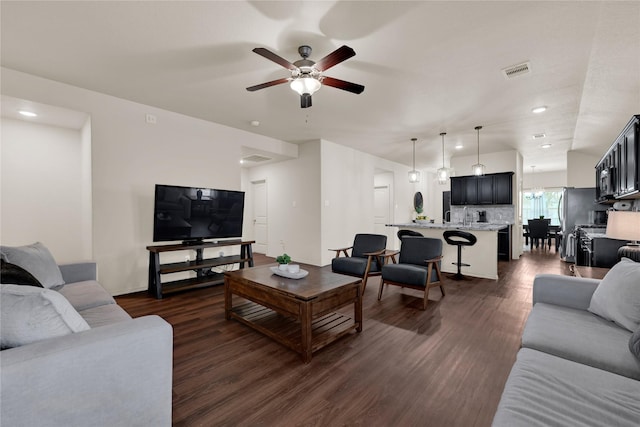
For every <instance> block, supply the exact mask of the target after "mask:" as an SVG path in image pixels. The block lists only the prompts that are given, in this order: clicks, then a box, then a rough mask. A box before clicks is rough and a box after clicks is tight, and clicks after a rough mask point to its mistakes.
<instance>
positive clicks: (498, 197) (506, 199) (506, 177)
mask: <svg viewBox="0 0 640 427" xmlns="http://www.w3.org/2000/svg"><path fill="white" fill-rule="evenodd" d="M512 181H513V172H508V173H500V174H497V175H494V176H493V203H494V204H496V205H510V204H512V203H513V184H512Z"/></svg>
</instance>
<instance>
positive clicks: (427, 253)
mask: <svg viewBox="0 0 640 427" xmlns="http://www.w3.org/2000/svg"><path fill="white" fill-rule="evenodd" d="M441 263H442V240H440V239H432V238H430V237H413V236H405V237H404V238H403V239H402V245H401V246H400V258H399V260H398V263H395V260H394V262H392V263H387V264H385V265H383V266H382V280H381V281H380V289H379V290H378V301H380V299H381V298H382V291H383V289H384V285H385V284H387V285H396V286H402V287H405V288H411V289H417V290H420V291H423V292H424V297H423V300H422V309H423V310H426V308H427V302H428V300H429V289H430V288H433V287H439V288H440V292H441V293H442V296H443V297H444V288H443V287H442V285H443V282H442V274H441V272H440V265H441Z"/></svg>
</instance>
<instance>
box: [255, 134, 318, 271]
mask: <svg viewBox="0 0 640 427" xmlns="http://www.w3.org/2000/svg"><path fill="white" fill-rule="evenodd" d="M243 180H246V181H245V182H243V188H244V190H245V191H247V197H246V198H247V200H251V199H252V194H251V193H250V192H251V182H255V181H262V180H264V181H265V182H266V183H267V216H268V231H267V234H268V246H267V253H266V255H267V256H271V257H276V256H278V255H281V254H282V253H283V246H282V244H284V252H286V253H287V254H289V255H290V256H291V257H292V259H293V261H294V262H303V263H309V264H314V265H319V264H320V255H319V248H320V211H321V210H320V185H321V183H320V142H319V141H314V142H308V143H305V144H301V145H300V146H299V147H298V158H297V159H293V160H287V161H283V162H278V163H272V164H267V165H263V166H255V167H252V168H250V169H247V170H246V171H245V172H244V174H243ZM249 218H252V217H251V213H249Z"/></svg>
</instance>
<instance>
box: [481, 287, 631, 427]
mask: <svg viewBox="0 0 640 427" xmlns="http://www.w3.org/2000/svg"><path fill="white" fill-rule="evenodd" d="M599 283H600V281H599V280H594V279H580V278H575V277H570V276H559V275H549V274H542V275H538V276H536V278H535V280H534V283H533V304H534V305H533V309H532V311H531V314H530V315H529V318H528V319H527V322H526V325H525V329H524V332H523V335H522V348H521V349H520V351H519V352H518V355H517V360H516V362H515V364H514V366H513V368H512V370H511V373H510V375H509V378H508V379H507V383H506V385H505V389H504V392H503V394H502V398H501V400H500V403H499V405H498V409H497V412H496V415H495V417H494V420H493V426H496V427H498V426H509V427H514V426H636V427H637V426H638V425H640V358H638V357H637V356H635V355H634V354H633V353H632V352H631V350H630V337H631V336H632V334H633V333H632V332H630V331H629V330H628V329H626V328H623V327H621V326H619V325H618V324H616V323H614V322H612V321H609V320H606V319H603V318H602V317H600V316H597V315H596V314H594V313H592V312H591V311H589V308H590V304H591V301H592V295H593V294H594V292H595V291H596V288H597V287H598V284H599ZM635 285H636V286H640V283H635ZM634 337H635V335H634Z"/></svg>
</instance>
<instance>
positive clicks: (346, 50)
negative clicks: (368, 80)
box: [247, 45, 364, 108]
mask: <svg viewBox="0 0 640 427" xmlns="http://www.w3.org/2000/svg"><path fill="white" fill-rule="evenodd" d="M253 51H254V52H255V53H257V54H258V55H261V56H264V57H265V58H267V59H269V60H271V61H273V62H275V63H276V64H279V65H281V66H283V67H284V68H286V69H288V70H289V71H291V77H286V78H281V79H277V80H273V81H270V82H266V83H262V84H259V85H255V86H251V87H248V88H247V90H248V91H249V92H254V91H256V90H259V89H264V88H266V87H270V86H276V85H279V84H282V83H287V82H291V83H290V86H291V89H293V90H294V91H296V92H298V94H299V95H300V108H309V107H311V95H313V94H314V93H315V92H316V91H317V90H318V89H320V87H321V86H322V85H323V84H325V85H327V86H331V87H335V88H338V89H342V90H346V91H347V92H352V93H356V94H358V93H362V91H363V90H364V86H362V85H359V84H356V83H351V82H347V81H344V80H339V79H334V78H333V77H328V76H325V75H323V74H322V73H323V72H324V71H326V70H328V69H329V68H331V67H333V66H334V65H336V64H339V63H341V62H343V61H346V60H347V59H349V58H351V57H352V56H355V54H356V52H355V51H354V50H353V49H351V48H350V47H349V46H342V47H339V48H338V49H336V50H334V51H333V52H331V53H330V54H328V55H327V56H325V57H324V58H322V59H321V60H319V61H318V62H314V61H312V60H310V59H308V58H309V55H311V47H310V46H306V45H303V46H300V47H299V48H298V53H299V54H300V56H302V59H298V60H297V61H296V62H294V63H291V62H289V61H287V60H286V59H284V58H282V57H281V56H278V55H276V54H275V53H273V52H271V51H270V50H268V49H265V48H263V47H257V48H255V49H253Z"/></svg>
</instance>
